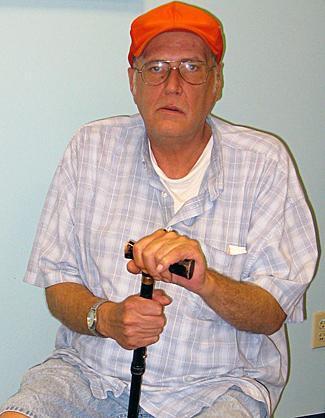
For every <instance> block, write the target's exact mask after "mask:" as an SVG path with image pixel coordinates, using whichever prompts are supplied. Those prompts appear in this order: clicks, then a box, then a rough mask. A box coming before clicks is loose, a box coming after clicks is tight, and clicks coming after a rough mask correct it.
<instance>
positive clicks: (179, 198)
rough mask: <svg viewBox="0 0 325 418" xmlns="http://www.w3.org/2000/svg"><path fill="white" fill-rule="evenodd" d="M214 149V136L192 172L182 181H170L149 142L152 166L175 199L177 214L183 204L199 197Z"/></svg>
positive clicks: (181, 179)
mask: <svg viewBox="0 0 325 418" xmlns="http://www.w3.org/2000/svg"><path fill="white" fill-rule="evenodd" d="M212 147H213V140H212V136H211V137H210V139H209V142H208V143H207V145H206V147H205V148H204V150H203V152H202V154H201V156H200V158H199V159H198V160H197V162H196V163H195V165H194V167H193V168H192V169H191V171H190V172H189V173H188V174H187V175H186V176H185V177H182V178H180V179H170V178H169V177H167V176H166V174H165V173H164V172H163V171H162V170H161V169H160V168H159V167H158V164H157V161H156V159H155V156H154V155H153V152H152V150H151V146H150V142H149V151H150V158H151V162H152V165H153V167H154V169H155V171H156V173H157V174H158V176H159V178H160V180H161V182H162V183H163V184H164V186H165V187H166V189H167V190H168V192H169V193H170V195H171V196H172V198H173V199H174V210H175V213H176V212H177V211H178V209H180V207H181V206H183V204H184V203H185V202H186V201H188V200H189V199H191V198H192V197H194V196H197V195H198V193H199V189H200V186H201V183H202V180H203V177H204V174H205V172H206V170H207V168H208V166H209V163H210V159H211V152H212Z"/></svg>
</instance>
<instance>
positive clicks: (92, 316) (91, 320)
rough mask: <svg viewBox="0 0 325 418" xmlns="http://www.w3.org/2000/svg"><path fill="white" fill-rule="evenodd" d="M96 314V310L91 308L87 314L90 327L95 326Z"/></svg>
mask: <svg viewBox="0 0 325 418" xmlns="http://www.w3.org/2000/svg"><path fill="white" fill-rule="evenodd" d="M95 316H96V314H95V311H94V310H93V309H91V310H90V311H89V312H88V315H87V326H88V328H89V329H91V328H93V326H94V322H95Z"/></svg>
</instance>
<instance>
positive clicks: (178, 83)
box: [165, 66, 182, 94]
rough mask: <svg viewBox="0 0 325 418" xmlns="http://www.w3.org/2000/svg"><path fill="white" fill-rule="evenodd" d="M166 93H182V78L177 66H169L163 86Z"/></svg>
mask: <svg viewBox="0 0 325 418" xmlns="http://www.w3.org/2000/svg"><path fill="white" fill-rule="evenodd" d="M165 90H166V93H176V94H180V93H181V92H182V76H181V74H180V72H179V69H178V66H171V67H170V72H169V76H168V78H167V80H166V84H165Z"/></svg>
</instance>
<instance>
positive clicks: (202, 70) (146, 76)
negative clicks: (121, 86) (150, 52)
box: [141, 61, 209, 85]
mask: <svg viewBox="0 0 325 418" xmlns="http://www.w3.org/2000/svg"><path fill="white" fill-rule="evenodd" d="M171 69H178V71H179V73H180V75H181V77H182V78H183V79H184V80H185V81H187V82H188V83H190V84H203V83H205V82H206V80H207V75H208V71H209V68H208V67H207V65H206V64H205V63H204V62H194V61H185V62H180V63H179V64H178V65H171V63H169V62H166V61H153V62H148V63H146V64H144V66H143V67H142V71H141V72H142V77H143V81H144V82H145V83H147V84H152V85H158V84H161V83H163V82H164V81H166V80H167V78H168V76H169V74H170V71H171Z"/></svg>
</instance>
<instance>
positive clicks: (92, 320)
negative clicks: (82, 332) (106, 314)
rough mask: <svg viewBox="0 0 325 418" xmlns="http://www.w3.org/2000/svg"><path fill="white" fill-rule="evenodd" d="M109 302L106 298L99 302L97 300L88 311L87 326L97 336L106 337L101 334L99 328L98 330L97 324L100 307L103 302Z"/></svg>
mask: <svg viewBox="0 0 325 418" xmlns="http://www.w3.org/2000/svg"><path fill="white" fill-rule="evenodd" d="M106 302H108V301H107V300H106V299H105V300H100V301H99V302H96V303H95V304H94V305H93V306H92V307H91V308H90V309H89V311H88V314H87V327H88V329H89V331H90V332H91V333H92V334H93V335H95V336H96V337H104V335H102V334H100V333H99V332H98V331H97V330H96V324H97V310H98V308H99V307H100V306H101V305H102V304H103V303H106Z"/></svg>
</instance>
